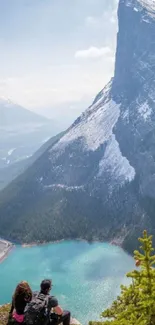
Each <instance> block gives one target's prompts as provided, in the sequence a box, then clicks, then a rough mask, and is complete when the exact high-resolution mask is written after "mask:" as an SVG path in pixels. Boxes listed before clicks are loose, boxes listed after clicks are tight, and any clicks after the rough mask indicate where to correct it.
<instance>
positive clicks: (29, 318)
mask: <svg viewBox="0 0 155 325" xmlns="http://www.w3.org/2000/svg"><path fill="white" fill-rule="evenodd" d="M48 316H49V315H48V296H47V295H43V294H41V293H39V294H37V295H35V296H34V297H33V298H32V300H31V302H30V303H29V304H28V306H27V308H26V310H25V316H24V324H26V325H42V324H44V323H46V320H48Z"/></svg>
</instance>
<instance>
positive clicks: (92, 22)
mask: <svg viewBox="0 0 155 325" xmlns="http://www.w3.org/2000/svg"><path fill="white" fill-rule="evenodd" d="M98 20H99V19H97V18H96V17H93V16H88V17H86V20H85V22H86V25H87V26H89V25H96V24H97V23H98Z"/></svg>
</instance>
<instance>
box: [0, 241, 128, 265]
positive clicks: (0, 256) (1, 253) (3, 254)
mask: <svg viewBox="0 0 155 325" xmlns="http://www.w3.org/2000/svg"><path fill="white" fill-rule="evenodd" d="M66 240H67V241H71V240H74V241H78V242H86V243H89V244H90V245H91V244H94V243H107V244H110V245H112V246H117V247H120V248H122V249H123V247H122V242H123V238H121V237H119V238H114V239H113V240H110V241H109V242H108V241H101V240H97V239H96V240H94V241H89V240H86V239H82V238H76V239H71V238H70V239H69V238H68V239H65V238H64V239H60V240H53V241H49V242H47V241H44V242H32V243H23V244H19V243H18V244H15V243H11V242H10V241H7V240H5V239H0V263H2V262H3V261H4V260H5V259H6V258H7V257H8V255H9V254H10V253H11V251H12V250H13V249H14V248H15V247H16V245H20V246H21V247H22V248H32V247H37V246H45V245H48V244H59V243H63V242H64V241H66ZM1 244H2V245H5V248H4V249H3V250H1ZM129 255H130V254H129Z"/></svg>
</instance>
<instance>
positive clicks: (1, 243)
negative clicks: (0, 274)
mask: <svg viewBox="0 0 155 325" xmlns="http://www.w3.org/2000/svg"><path fill="white" fill-rule="evenodd" d="M13 246H14V245H13V244H12V243H10V242H8V241H6V240H3V239H0V263H1V262H2V261H3V260H4V259H5V258H6V257H7V256H8V254H9V252H10V251H11V250H12V248H13Z"/></svg>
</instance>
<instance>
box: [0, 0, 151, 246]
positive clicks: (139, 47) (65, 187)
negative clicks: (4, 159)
mask: <svg viewBox="0 0 155 325" xmlns="http://www.w3.org/2000/svg"><path fill="white" fill-rule="evenodd" d="M118 18H119V32H118V41H117V51H116V64H115V74H114V78H113V79H112V80H111V81H110V82H109V84H108V85H107V86H106V87H105V88H104V89H103V90H102V91H101V92H100V93H99V94H98V95H97V97H96V99H95V100H94V103H93V105H92V106H90V107H89V108H88V109H87V110H86V111H85V112H84V113H83V114H82V115H81V116H80V117H79V118H78V119H77V120H76V121H75V122H74V124H73V125H72V126H71V127H70V129H69V130H68V132H67V133H66V134H65V135H64V136H63V137H62V138H61V139H60V140H59V141H58V142H57V143H56V144H55V145H53V146H51V147H50V148H49V149H48V150H47V151H46V152H45V153H44V154H43V155H42V157H41V158H40V159H39V160H38V161H36V163H35V165H34V166H32V168H31V169H29V171H28V172H27V173H26V174H25V175H24V176H22V177H21V178H20V179H19V180H17V181H16V182H15V183H13V184H12V187H13V188H14V189H15V190H14V193H13V194H12V190H11V188H8V189H7V190H6V191H5V192H4V193H3V195H2V196H1V197H0V214H1V218H0V226H1V227H0V229H1V230H0V235H5V234H7V235H9V238H13V239H16V238H18V239H19V240H20V241H31V240H32V238H33V239H34V240H41V239H43V238H44V239H46V240H52V239H60V238H64V237H65V238H71V237H72V238H76V237H82V238H87V239H91V240H92V239H102V240H111V239H113V238H115V237H116V238H120V239H121V242H122V243H123V245H124V247H125V248H127V249H128V250H131V249H132V243H133V245H134V240H133V239H134V237H135V236H137V235H138V233H139V232H140V231H141V230H142V229H143V228H144V227H147V228H148V229H149V230H151V232H152V228H153V227H154V218H153V213H154V212H153V210H154V206H155V203H154V202H155V201H154V199H155V150H154V143H155V127H154V125H155V41H154V34H155V6H154V1H142V0H120V1H119V8H118ZM12 209H13V210H14V212H12ZM21 214H22V216H21ZM4 217H5V218H4ZM36 220H37V225H36V227H34V224H35V223H36ZM14 221H15V224H14V225H13V227H12V223H13V222H14ZM23 223H24V224H25V225H26V227H25V231H24V232H23V231H22V232H21V231H19V230H21V228H22V225H23ZM40 229H41V232H40Z"/></svg>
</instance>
